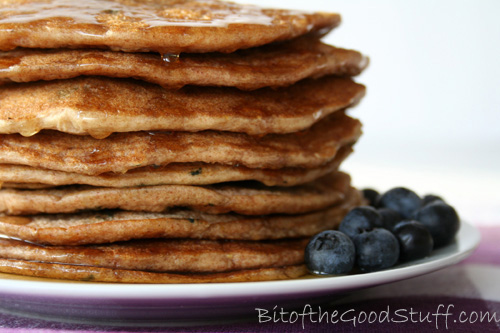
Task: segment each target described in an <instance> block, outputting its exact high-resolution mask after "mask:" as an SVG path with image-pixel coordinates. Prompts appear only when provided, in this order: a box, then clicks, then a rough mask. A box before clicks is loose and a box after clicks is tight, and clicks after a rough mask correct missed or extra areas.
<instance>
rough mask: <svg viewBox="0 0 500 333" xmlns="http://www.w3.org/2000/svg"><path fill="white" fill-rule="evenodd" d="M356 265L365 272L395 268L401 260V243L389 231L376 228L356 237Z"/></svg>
mask: <svg viewBox="0 0 500 333" xmlns="http://www.w3.org/2000/svg"><path fill="white" fill-rule="evenodd" d="M354 245H355V246H356V264H357V265H358V267H359V269H361V270H362V271H363V272H374V271H379V270H382V269H385V268H389V267H392V266H394V264H395V263H396V262H397V261H398V259H399V242H398V240H397V239H396V237H395V236H394V235H393V234H392V233H391V232H390V231H388V230H386V229H381V228H375V229H373V230H370V231H365V232H362V233H360V234H359V235H357V236H356V237H354Z"/></svg>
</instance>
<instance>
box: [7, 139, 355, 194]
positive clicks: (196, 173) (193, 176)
mask: <svg viewBox="0 0 500 333" xmlns="http://www.w3.org/2000/svg"><path fill="white" fill-rule="evenodd" d="M351 152H352V148H351V146H343V147H341V148H340V149H339V151H338V152H337V154H335V157H334V158H333V159H332V160H331V161H329V162H328V163H326V164H325V165H322V166H320V167H317V168H314V169H304V168H282V169H251V168H247V167H244V166H241V165H239V166H234V165H233V166H230V165H222V164H208V163H172V164H168V165H165V166H160V167H153V166H147V167H142V168H137V169H132V170H130V171H128V172H126V173H123V174H116V173H113V172H108V173H103V174H100V175H95V176H89V175H84V174H78V173H71V172H64V171H54V170H47V169H37V168H33V167H29V166H24V165H11V164H0V183H1V187H2V188H31V189H36V188H48V187H53V186H61V185H72V184H84V185H92V186H100V187H132V186H152V185H208V184H216V183H223V182H234V181H246V180H255V181H259V182H261V183H263V184H264V185H267V186H295V185H300V184H304V183H307V182H311V181H314V180H315V179H318V178H320V177H322V176H324V175H326V174H329V173H331V172H333V171H335V170H337V169H338V167H339V165H340V163H341V162H342V161H343V160H344V159H345V158H346V157H347V156H348V155H349V154H350V153H351Z"/></svg>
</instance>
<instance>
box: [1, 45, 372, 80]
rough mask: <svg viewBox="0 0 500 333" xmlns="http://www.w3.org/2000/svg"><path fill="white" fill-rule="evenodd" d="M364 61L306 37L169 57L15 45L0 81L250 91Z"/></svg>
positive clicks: (350, 71)
mask: <svg viewBox="0 0 500 333" xmlns="http://www.w3.org/2000/svg"><path fill="white" fill-rule="evenodd" d="M167 60H168V61H167ZM367 65H368V59H367V58H366V57H364V56H363V55H361V53H359V52H357V51H353V50H345V49H341V48H336V47H333V46H329V45H326V44H323V43H321V42H320V41H319V40H317V39H316V38H311V37H310V36H308V38H299V39H296V40H293V41H290V42H285V43H276V44H271V45H265V46H262V47H258V48H252V49H248V50H240V51H237V52H234V53H229V54H223V53H208V54H207V53H201V54H197V53H186V54H182V55H181V56H180V57H179V58H174V59H171V60H170V59H169V58H162V57H160V56H159V55H158V54H154V53H127V52H112V51H106V50H96V49H78V50H70V49H19V50H13V51H10V52H3V53H0V82H2V81H4V82H9V81H14V82H30V81H39V80H56V79H69V78H73V77H77V76H80V75H97V76H108V77H119V78H136V79H141V80H144V81H148V82H151V83H156V84H159V85H161V86H163V87H166V88H180V87H182V86H184V85H186V84H192V85H202V86H229V87H237V88H238V89H243V90H253V89H257V88H263V87H281V86H289V85H291V84H293V83H295V82H297V81H299V80H302V79H305V78H307V77H314V78H317V77H321V76H325V75H341V76H343V75H347V76H352V75H357V74H359V73H360V72H361V71H362V70H363V69H364V68H365V67H366V66H367Z"/></svg>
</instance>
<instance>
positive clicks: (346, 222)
mask: <svg viewBox="0 0 500 333" xmlns="http://www.w3.org/2000/svg"><path fill="white" fill-rule="evenodd" d="M382 225H383V224H382V216H380V214H379V213H378V212H377V210H376V209H375V208H373V207H370V206H359V207H356V208H353V209H351V211H350V212H349V213H347V215H346V216H345V217H344V218H343V219H342V222H340V226H339V231H341V232H343V233H344V234H346V235H347V236H349V237H351V238H354V237H355V236H356V235H358V234H359V233H360V232H362V231H363V230H371V229H373V228H377V227H382Z"/></svg>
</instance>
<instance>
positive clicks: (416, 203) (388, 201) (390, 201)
mask: <svg viewBox="0 0 500 333" xmlns="http://www.w3.org/2000/svg"><path fill="white" fill-rule="evenodd" d="M420 205H421V199H420V197H419V196H418V195H417V194H416V193H415V192H413V191H412V190H409V189H407V188H404V187H396V188H393V189H391V190H389V191H387V192H385V193H384V194H383V195H382V196H381V197H380V199H379V202H378V207H380V208H382V207H385V208H389V209H392V210H395V211H396V212H398V213H399V214H401V216H402V217H403V218H405V219H408V218H410V217H412V215H413V214H414V213H415V211H417V209H419V208H420Z"/></svg>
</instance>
